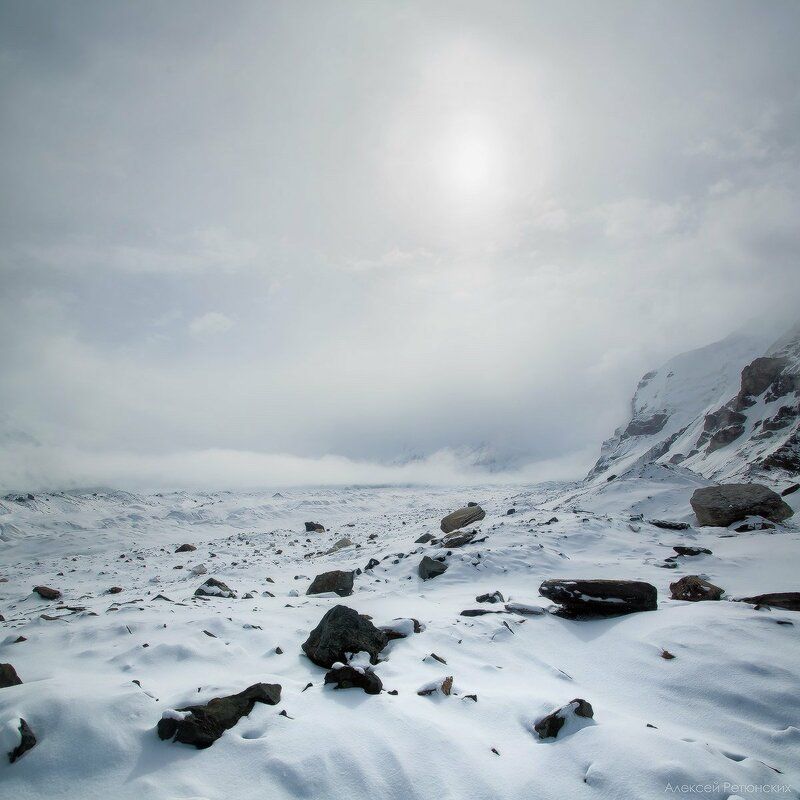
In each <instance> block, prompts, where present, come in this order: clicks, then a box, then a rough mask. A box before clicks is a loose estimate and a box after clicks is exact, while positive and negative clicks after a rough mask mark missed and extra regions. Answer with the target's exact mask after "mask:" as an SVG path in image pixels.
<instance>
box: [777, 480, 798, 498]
mask: <svg viewBox="0 0 800 800" xmlns="http://www.w3.org/2000/svg"><path fill="white" fill-rule="evenodd" d="M798 489H800V483H793V484H792V485H791V486H787V487H786V488H785V489H784V490H783V491H782V492H781V497H787V496H788V495H790V494H794V493H795V492H796V491H797V490H798Z"/></svg>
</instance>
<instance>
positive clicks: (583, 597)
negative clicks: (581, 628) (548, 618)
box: [539, 579, 658, 617]
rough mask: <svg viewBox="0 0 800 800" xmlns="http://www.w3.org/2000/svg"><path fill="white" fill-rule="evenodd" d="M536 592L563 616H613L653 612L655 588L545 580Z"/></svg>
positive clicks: (626, 583)
mask: <svg viewBox="0 0 800 800" xmlns="http://www.w3.org/2000/svg"><path fill="white" fill-rule="evenodd" d="M539 593H540V594H542V595H544V597H547V598H548V599H550V600H552V601H553V602H554V603H558V604H559V605H560V606H561V611H560V613H561V615H562V616H567V617H616V616H619V615H621V614H632V613H633V612H635V611H655V609H656V605H657V599H658V594H657V592H656V587H655V586H653V585H652V584H649V583H645V582H644V581H625V580H619V581H615V580H599V579H598V580H559V579H551V580H546V581H544V582H543V583H542V585H541V586H540V587H539Z"/></svg>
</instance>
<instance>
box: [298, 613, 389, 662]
mask: <svg viewBox="0 0 800 800" xmlns="http://www.w3.org/2000/svg"><path fill="white" fill-rule="evenodd" d="M388 641H389V637H388V635H387V634H386V632H385V631H382V630H380V629H378V628H376V627H375V626H374V625H373V624H372V622H371V621H370V620H369V618H368V617H366V616H364V615H363V614H359V613H358V612H357V611H355V610H354V609H352V608H348V607H347V606H334V607H333V608H332V609H330V610H329V611H328V612H327V613H326V614H325V616H324V617H323V618H322V619H321V620H320V622H319V624H318V625H317V627H316V628H314V630H313V631H311V633H310V634H309V636H308V639H306V641H305V642H303V645H302V648H303V652H304V653H305V654H306V655H307V656H308V657H309V658H310V659H311V660H312V661H313V662H314V663H315V664H317V665H318V666H320V667H328V668H329V669H330V668H331V667H333V665H334V664H335V663H336V662H337V661H338V662H342V663H347V660H348V653H360V652H365V653H368V654H369V656H370V661H371V662H372V663H373V664H375V663H376V662H377V658H378V653H380V651H381V650H383V648H384V647H386V644H387V643H388Z"/></svg>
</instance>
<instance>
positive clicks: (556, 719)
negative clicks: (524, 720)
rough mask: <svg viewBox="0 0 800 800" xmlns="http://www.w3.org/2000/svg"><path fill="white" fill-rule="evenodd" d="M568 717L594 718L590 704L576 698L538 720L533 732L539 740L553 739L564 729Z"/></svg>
mask: <svg viewBox="0 0 800 800" xmlns="http://www.w3.org/2000/svg"><path fill="white" fill-rule="evenodd" d="M568 715H573V716H576V717H584V718H586V719H591V718H592V717H594V709H593V708H592V706H591V704H590V703H587V702H586V701H585V700H582V699H581V698H576V699H575V700H572V701H570V702H569V703H567V705H565V706H562V707H561V708H558V709H556V710H555V711H553V712H552V713H551V714H548V715H547V716H546V717H544V718H543V719H540V720H539V721H538V722H537V723H536V725H534V730H535V731H536V733H538V734H539V738H540V739H554V738H555V737H556V736H558V733H559V731H560V730H561V729H562V728H563V727H564V723H565V722H566V721H567V716H568Z"/></svg>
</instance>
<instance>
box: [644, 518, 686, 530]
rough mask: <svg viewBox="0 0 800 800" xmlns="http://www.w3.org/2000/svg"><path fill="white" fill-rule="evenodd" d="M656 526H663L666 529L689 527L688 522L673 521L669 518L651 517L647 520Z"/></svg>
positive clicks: (684, 528)
mask: <svg viewBox="0 0 800 800" xmlns="http://www.w3.org/2000/svg"><path fill="white" fill-rule="evenodd" d="M647 521H648V522H649V523H650V524H651V525H655V526H656V528H663V529H664V530H665V531H686V530H688V529H689V523H688V522H673V521H672V520H669V519H649V520H647Z"/></svg>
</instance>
